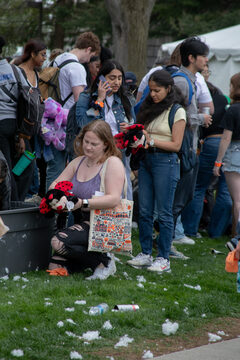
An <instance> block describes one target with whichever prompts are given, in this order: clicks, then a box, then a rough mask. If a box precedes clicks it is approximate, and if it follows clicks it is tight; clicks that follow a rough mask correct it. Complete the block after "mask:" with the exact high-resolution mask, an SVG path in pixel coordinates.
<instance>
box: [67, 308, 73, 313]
mask: <svg viewBox="0 0 240 360" xmlns="http://www.w3.org/2000/svg"><path fill="white" fill-rule="evenodd" d="M65 311H68V312H73V311H75V308H65Z"/></svg>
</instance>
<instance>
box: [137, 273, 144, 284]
mask: <svg viewBox="0 0 240 360" xmlns="http://www.w3.org/2000/svg"><path fill="white" fill-rule="evenodd" d="M137 281H138V282H140V283H143V282H144V283H145V282H146V279H145V277H144V276H143V275H137Z"/></svg>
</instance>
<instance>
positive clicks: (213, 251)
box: [211, 249, 224, 255]
mask: <svg viewBox="0 0 240 360" xmlns="http://www.w3.org/2000/svg"><path fill="white" fill-rule="evenodd" d="M211 253H212V254H214V255H224V252H222V251H219V250H216V249H211Z"/></svg>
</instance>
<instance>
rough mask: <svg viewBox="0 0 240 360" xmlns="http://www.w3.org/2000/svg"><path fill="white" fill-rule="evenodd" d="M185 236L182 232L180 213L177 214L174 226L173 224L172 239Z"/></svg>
mask: <svg viewBox="0 0 240 360" xmlns="http://www.w3.org/2000/svg"><path fill="white" fill-rule="evenodd" d="M184 236H185V234H184V228H183V224H182V220H181V215H179V216H178V218H177V222H176V226H175V232H174V239H175V240H179V239H182V238H183V237H184Z"/></svg>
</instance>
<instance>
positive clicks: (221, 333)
mask: <svg viewBox="0 0 240 360" xmlns="http://www.w3.org/2000/svg"><path fill="white" fill-rule="evenodd" d="M217 334H218V335H221V336H227V335H226V334H225V332H224V331H222V330H218V331H217Z"/></svg>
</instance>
